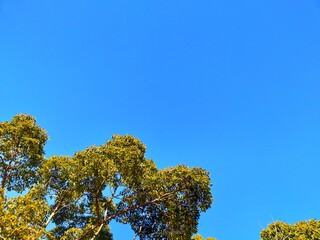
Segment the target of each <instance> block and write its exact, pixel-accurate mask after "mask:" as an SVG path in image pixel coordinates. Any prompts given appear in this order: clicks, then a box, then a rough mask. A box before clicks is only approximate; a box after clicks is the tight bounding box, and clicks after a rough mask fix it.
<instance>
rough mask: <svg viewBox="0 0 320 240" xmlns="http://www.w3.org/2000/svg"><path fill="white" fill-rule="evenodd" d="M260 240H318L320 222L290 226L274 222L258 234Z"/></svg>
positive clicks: (313, 221)
mask: <svg viewBox="0 0 320 240" xmlns="http://www.w3.org/2000/svg"><path fill="white" fill-rule="evenodd" d="M260 239H261V240H318V239H320V221H316V220H310V221H302V222H297V223H296V224H294V225H290V224H287V223H283V222H280V221H278V222H274V223H271V224H269V225H268V227H267V228H266V229H264V230H263V231H262V232H261V234H260Z"/></svg>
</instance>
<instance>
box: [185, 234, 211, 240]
mask: <svg viewBox="0 0 320 240" xmlns="http://www.w3.org/2000/svg"><path fill="white" fill-rule="evenodd" d="M191 240H216V239H215V238H212V237H208V238H206V239H204V237H202V236H201V235H200V234H196V235H194V236H193V237H192V238H191Z"/></svg>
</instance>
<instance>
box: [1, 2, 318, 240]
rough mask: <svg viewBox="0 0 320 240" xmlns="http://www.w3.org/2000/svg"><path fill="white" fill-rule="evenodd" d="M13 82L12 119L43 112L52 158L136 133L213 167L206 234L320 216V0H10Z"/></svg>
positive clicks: (164, 161) (250, 233) (171, 156)
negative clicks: (21, 115)
mask: <svg viewBox="0 0 320 240" xmlns="http://www.w3.org/2000/svg"><path fill="white" fill-rule="evenodd" d="M0 83H1V101H0V121H6V120H10V119H11V118H12V116H14V115H15V114H17V113H29V114H32V115H34V116H35V117H36V118H37V120H38V123H39V125H41V126H42V127H43V128H45V129H46V130H47V131H48V134H49V135H50V141H49V142H48V144H47V146H46V153H47V156H51V155H67V154H68V155H72V154H73V153H74V152H75V151H78V150H81V149H84V148H85V147H87V146H90V145H94V144H102V143H104V142H105V141H106V140H108V139H110V136H111V135H112V134H115V133H118V134H128V133H130V134H133V135H134V136H136V137H138V138H140V139H141V140H142V141H143V142H144V143H145V144H146V145H147V148H148V152H147V157H149V158H152V159H154V160H155V162H156V163H157V165H158V167H159V168H164V167H166V166H173V165H176V164H181V163H183V164H187V165H189V166H200V167H203V168H205V169H207V170H208V171H210V172H211V176H212V181H213V188H212V190H213V196H214V199H215V203H214V204H213V206H212V208H211V209H210V210H209V211H207V212H206V213H205V214H203V215H202V216H201V219H200V224H199V232H200V233H201V234H202V235H204V236H214V237H217V238H218V240H234V239H244V240H254V239H259V232H260V231H261V229H262V228H264V227H266V225H267V224H268V223H270V222H271V221H273V220H282V221H286V222H289V223H294V222H296V221H299V220H304V219H310V218H316V219H319V218H320V208H319V202H320V189H319V181H320V174H319V169H320V161H319V160H320V141H319V136H320V109H319V105H320V2H319V1H317V0H309V1H301V0H299V1H298V0H268V1H266V0H264V1H259V0H258V1H257V0H243V1H231V0H224V1H209V0H206V1H189V0H184V1H178V0H177V1H172V0H170V1H169V0H168V1H167V0H163V1H157V0H155V1H140V0H137V1H125V0H123V1H102V0H101V1H83V0H77V1H74V0H70V1H58V0H55V1H53V0H51V1H40V0H37V1H36V0H35V1H26V0H20V1H8V0H0ZM112 230H113V232H114V235H115V239H131V238H132V233H131V232H130V229H129V228H128V227H122V226H118V225H112Z"/></svg>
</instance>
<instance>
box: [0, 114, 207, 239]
mask: <svg viewBox="0 0 320 240" xmlns="http://www.w3.org/2000/svg"><path fill="white" fill-rule="evenodd" d="M47 139H48V137H47V135H46V132H45V131H44V130H43V129H42V128H40V127H39V126H37V125H36V120H35V118H33V117H32V116H29V115H22V114H20V115H17V116H15V117H14V118H13V119H12V121H11V122H3V123H0V160H1V163H0V164H1V165H0V170H1V175H0V180H1V188H0V190H1V198H0V214H1V216H3V217H2V218H1V219H0V237H2V238H3V239H39V238H42V239H78V240H80V239H112V234H111V231H110V228H109V223H110V222H111V221H117V222H120V223H123V224H129V225H130V226H131V228H132V230H133V231H134V233H135V236H134V239H136V238H140V239H190V238H191V236H192V235H193V234H194V233H196V232H197V225H198V219H199V217H200V213H201V212H204V211H206V210H207V209H208V208H209V207H210V206H211V204H212V194H211V190H210V187H211V181H210V177H209V173H208V172H206V171H205V170H203V169H201V168H199V167H195V168H190V167H187V166H185V165H178V166H176V167H169V168H165V169H161V170H159V169H157V167H156V165H155V163H154V161H152V160H151V159H146V157H145V151H146V147H145V145H144V144H143V143H142V142H141V141H140V140H139V139H137V138H134V137H133V136H131V135H127V136H119V135H114V136H113V137H112V139H111V140H109V141H107V142H106V143H105V144H103V145H101V146H91V147H88V148H87V149H85V150H83V151H79V152H77V153H75V154H74V156H52V157H50V158H47V159H46V158H45V157H44V151H43V147H44V145H45V142H46V140H47ZM8 191H16V192H17V194H19V195H18V196H16V197H11V198H10V197H8V194H7V193H8ZM22 193H24V194H22Z"/></svg>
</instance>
